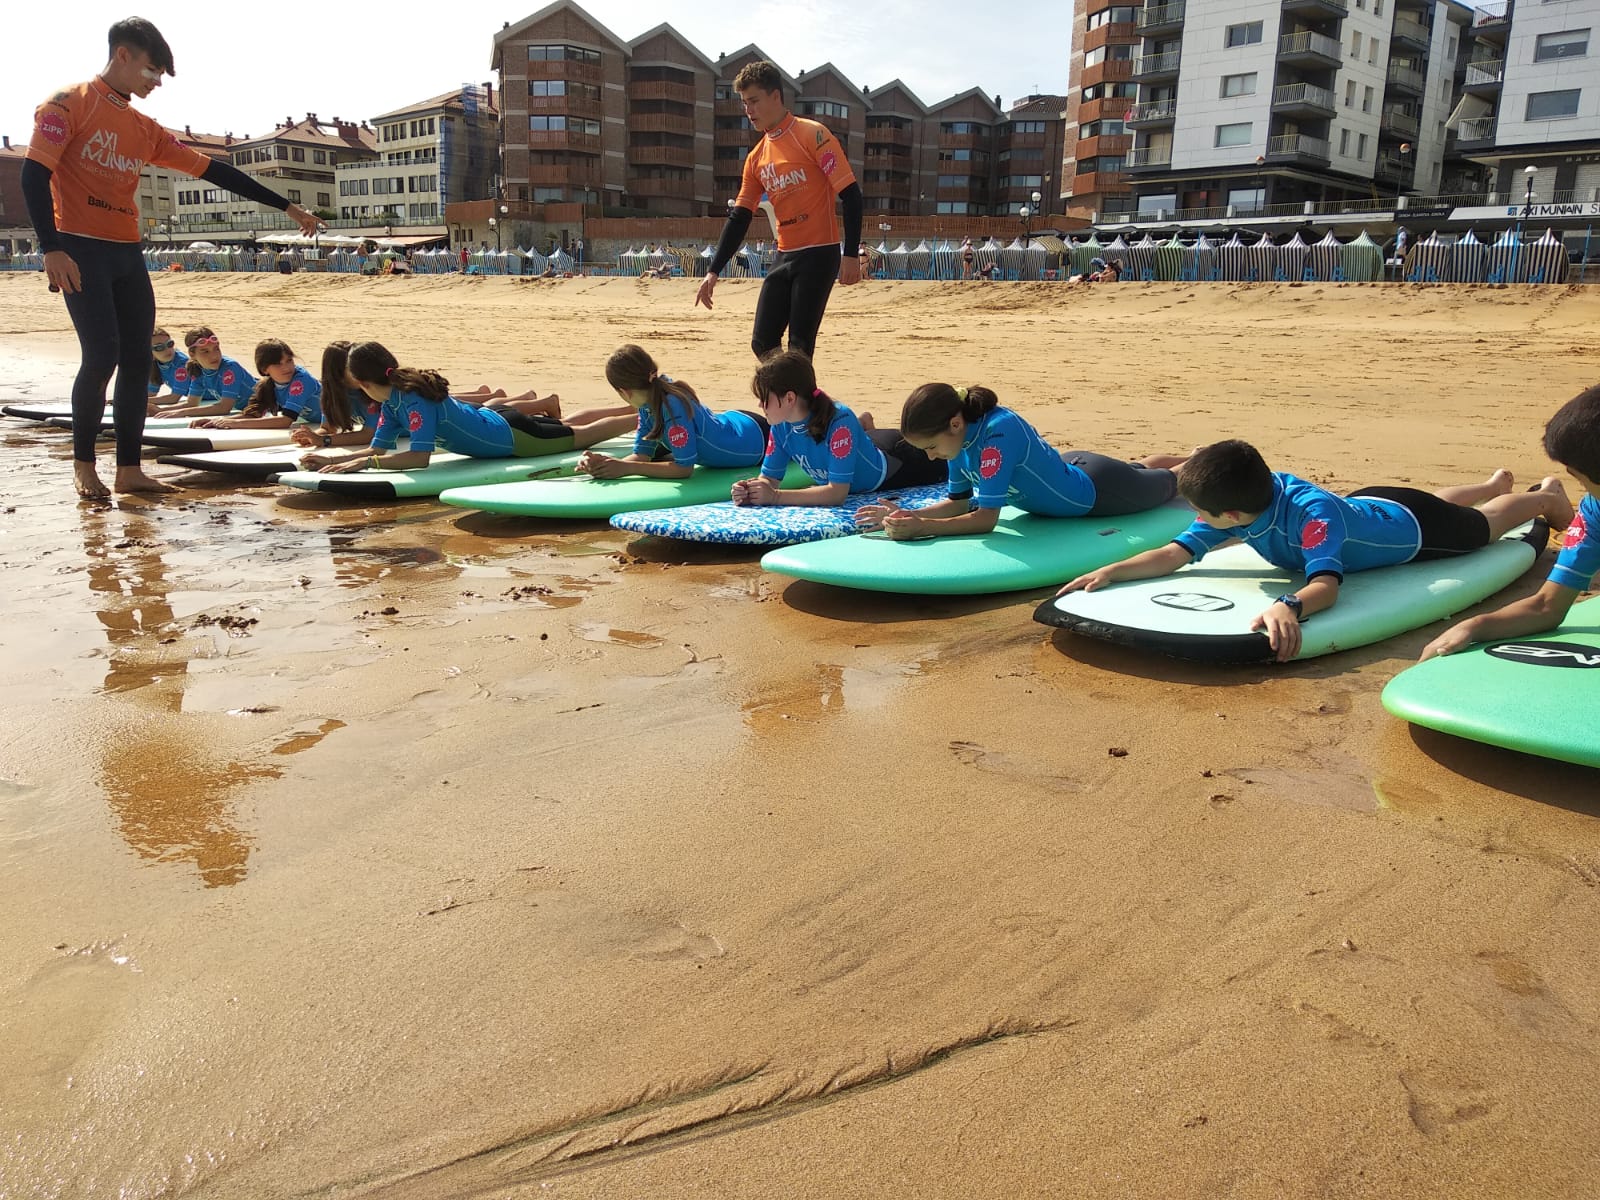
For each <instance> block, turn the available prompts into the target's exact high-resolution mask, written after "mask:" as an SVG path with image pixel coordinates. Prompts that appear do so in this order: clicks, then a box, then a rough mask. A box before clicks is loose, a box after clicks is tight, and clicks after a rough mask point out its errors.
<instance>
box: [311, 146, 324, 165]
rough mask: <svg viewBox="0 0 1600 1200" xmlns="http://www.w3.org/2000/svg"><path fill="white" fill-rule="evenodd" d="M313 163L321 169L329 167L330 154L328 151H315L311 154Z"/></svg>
mask: <svg viewBox="0 0 1600 1200" xmlns="http://www.w3.org/2000/svg"><path fill="white" fill-rule="evenodd" d="M311 161H312V162H314V163H316V164H317V165H318V166H319V167H325V166H327V165H328V152H327V151H326V150H313V151H312V152H311Z"/></svg>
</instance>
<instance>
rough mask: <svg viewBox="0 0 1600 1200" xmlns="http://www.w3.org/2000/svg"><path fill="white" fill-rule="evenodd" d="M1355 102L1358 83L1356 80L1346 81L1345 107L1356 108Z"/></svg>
mask: <svg viewBox="0 0 1600 1200" xmlns="http://www.w3.org/2000/svg"><path fill="white" fill-rule="evenodd" d="M1355 102H1356V81H1355V80H1354V79H1346V80H1345V81H1344V106H1345V107H1346V108H1353V107H1354V106H1355Z"/></svg>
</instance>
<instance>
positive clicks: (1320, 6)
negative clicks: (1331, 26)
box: [1283, 0, 1350, 21]
mask: <svg viewBox="0 0 1600 1200" xmlns="http://www.w3.org/2000/svg"><path fill="white" fill-rule="evenodd" d="M1283 11H1284V12H1286V13H1293V14H1294V15H1295V16H1299V17H1305V18H1306V19H1307V20H1309V21H1326V20H1329V19H1333V20H1338V19H1339V18H1341V17H1348V16H1349V15H1350V4H1349V0H1283Z"/></svg>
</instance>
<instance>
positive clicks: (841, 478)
mask: <svg viewBox="0 0 1600 1200" xmlns="http://www.w3.org/2000/svg"><path fill="white" fill-rule="evenodd" d="M790 462H797V463H799V464H800V469H801V470H803V471H804V472H805V473H806V474H807V475H809V476H811V479H812V482H814V483H818V484H826V483H847V484H849V485H850V490H851V491H852V492H874V491H877V490H878V488H880V487H882V486H883V480H884V477H885V476H886V475H888V473H889V460H888V459H887V458H885V457H884V456H883V451H882V450H879V449H878V447H877V446H875V445H873V443H872V439H871V438H869V437H868V436H867V432H866V430H864V429H862V428H861V422H860V421H858V420H856V415H855V413H853V412H851V411H850V410H849V409H848V408H846V407H845V406H844V405H842V404H835V405H834V406H833V420H832V421H830V422H828V428H827V430H826V431H824V433H823V435H822V440H821V441H818V440H817V439H815V438H813V437H812V436H811V434H810V433H809V432H807V429H806V422H804V421H779V422H778V423H777V424H775V425H773V427H772V432H771V433H770V434H769V435H768V437H767V456H766V458H765V459H764V460H763V461H762V463H761V474H762V476H763V477H764V478H766V479H770V480H772V481H774V482H777V481H778V480H780V479H782V478H783V476H784V473H785V472H786V471H787V470H788V469H789V463H790Z"/></svg>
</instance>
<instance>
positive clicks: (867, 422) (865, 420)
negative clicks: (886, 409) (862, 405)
mask: <svg viewBox="0 0 1600 1200" xmlns="http://www.w3.org/2000/svg"><path fill="white" fill-rule="evenodd" d="M856 420H858V421H860V422H861V428H863V429H866V430H872V429H876V428H877V427H878V419H877V418H876V417H874V416H873V415H872V414H871V413H869V412H864V413H862V414H861V415H860V416H859V417H857V418H856Z"/></svg>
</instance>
